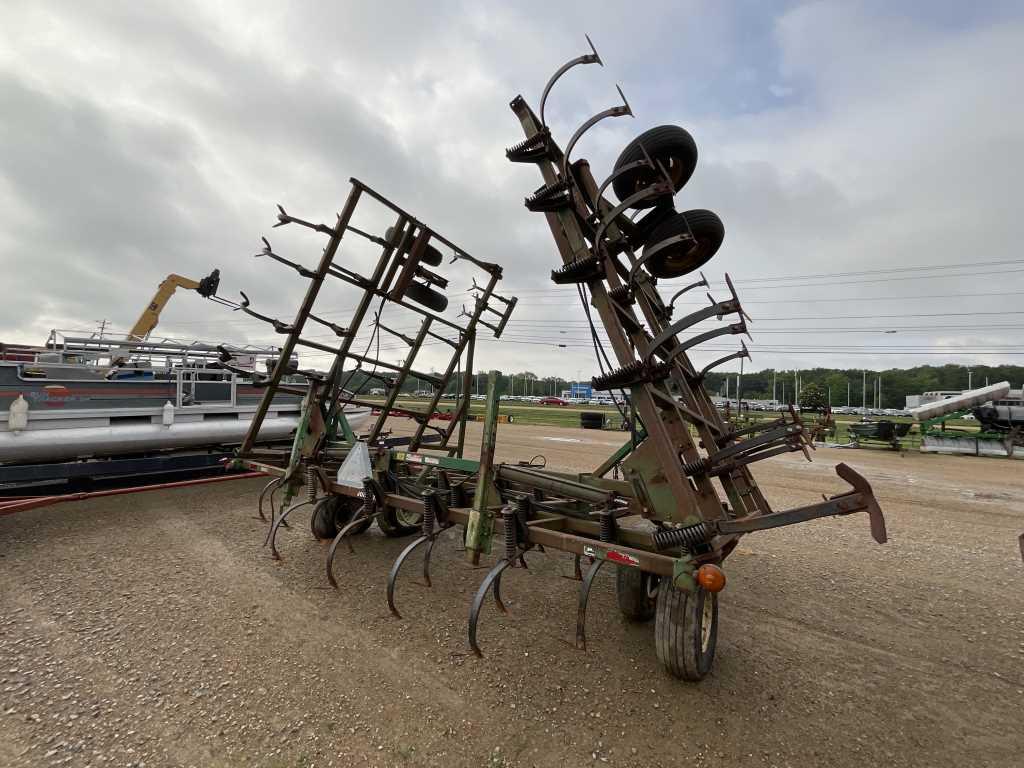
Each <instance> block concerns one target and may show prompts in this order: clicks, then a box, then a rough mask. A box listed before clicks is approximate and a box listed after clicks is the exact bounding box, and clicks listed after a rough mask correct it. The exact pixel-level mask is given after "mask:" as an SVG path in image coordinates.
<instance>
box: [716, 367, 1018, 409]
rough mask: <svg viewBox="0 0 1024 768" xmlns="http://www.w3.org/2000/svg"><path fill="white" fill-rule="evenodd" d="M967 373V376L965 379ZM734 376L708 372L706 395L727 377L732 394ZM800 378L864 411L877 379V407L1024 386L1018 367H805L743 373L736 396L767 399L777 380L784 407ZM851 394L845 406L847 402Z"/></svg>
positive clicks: (837, 402) (721, 385)
mask: <svg viewBox="0 0 1024 768" xmlns="http://www.w3.org/2000/svg"><path fill="white" fill-rule="evenodd" d="M968 372H970V375H968ZM865 373H866V379H867V382H866V383H867V386H866V390H867V392H866V395H867V397H866V402H865V399H864V397H863V396H864V394H865V392H864V390H865V386H864V384H865ZM737 375H738V374H736V373H728V374H726V373H719V372H712V373H709V374H708V376H707V379H706V380H705V385H706V386H707V388H708V391H710V392H712V393H713V394H724V392H725V379H726V377H729V396H730V397H735V396H736V377H737ZM798 378H799V382H800V387H801V390H802V389H803V388H805V387H807V386H808V385H810V384H815V385H817V386H819V387H821V389H822V391H823V392H825V393H826V398H828V396H829V393H830V392H831V404H832V405H833V406H840V405H850V406H853V407H860V406H863V405H866V406H867V407H868V408H871V407H874V405H875V396H874V392H875V386H876V380H877V379H879V378H880V379H881V389H882V400H881V403H880V404H879V405H878V407H879V408H903V407H904V405H905V404H906V396H907V395H919V394H921V393H923V392H933V391H936V390H962V389H967V388H968V381H970V387H972V388H974V389H977V388H978V387H983V386H985V382H986V381H987V382H988V383H990V384H995V383H996V382H998V381H1009V382H1010V386H1012V387H1013V388H1014V389H1019V388H1020V387H1021V386H1022V385H1024V366H1020V365H992V366H989V365H973V366H970V367H967V366H963V365H919V366H916V367H914V368H888V369H886V370H883V371H866V372H865V371H864V369H857V368H849V369H845V368H809V369H801V370H799V371H797V370H792V369H790V370H776V369H773V368H768V369H766V370H763V371H756V372H754V373H746V372H744V374H743V379H742V381H741V382H740V396H741V397H742V398H744V399H746V398H750V399H752V400H770V399H771V398H772V381H773V379H774V381H775V399H777V400H779V401H780V402H784V403H796V398H795V394H796V393H795V391H794V390H795V383H796V381H797V379H798ZM847 394H849V402H848V401H847Z"/></svg>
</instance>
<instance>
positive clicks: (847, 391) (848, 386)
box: [846, 379, 850, 408]
mask: <svg viewBox="0 0 1024 768" xmlns="http://www.w3.org/2000/svg"><path fill="white" fill-rule="evenodd" d="M846 407H847V408H849V407H850V380H849V379H847V380H846Z"/></svg>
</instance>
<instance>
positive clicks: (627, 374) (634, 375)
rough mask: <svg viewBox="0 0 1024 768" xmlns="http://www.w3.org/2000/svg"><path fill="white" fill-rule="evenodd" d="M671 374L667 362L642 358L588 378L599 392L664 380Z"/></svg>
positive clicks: (670, 367)
mask: <svg viewBox="0 0 1024 768" xmlns="http://www.w3.org/2000/svg"><path fill="white" fill-rule="evenodd" d="M671 374H672V366H671V365H670V364H669V363H657V362H649V361H644V360H634V361H633V362H632V363H627V364H626V365H624V366H622V367H621V368H617V369H615V370H614V371H608V373H605V374H604V375H602V376H595V377H594V378H592V379H591V380H590V384H591V386H592V387H593V388H594V389H596V390H597V391H599V392H603V391H606V390H609V389H625V388H627V387H632V386H635V385H637V384H645V383H647V382H658V381H664V380H665V379H667V378H668V377H669V376H670V375H671Z"/></svg>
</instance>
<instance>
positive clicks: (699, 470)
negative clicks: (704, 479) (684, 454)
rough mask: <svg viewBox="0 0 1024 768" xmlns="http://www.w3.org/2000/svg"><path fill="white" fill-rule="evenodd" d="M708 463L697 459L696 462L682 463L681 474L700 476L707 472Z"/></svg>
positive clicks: (705, 460)
mask: <svg viewBox="0 0 1024 768" xmlns="http://www.w3.org/2000/svg"><path fill="white" fill-rule="evenodd" d="M709 466H710V462H709V461H708V460H707V459H706V458H704V459H697V460H696V461H684V462H683V474H684V475H687V476H689V475H702V474H704V473H705V472H707V470H708V467H709Z"/></svg>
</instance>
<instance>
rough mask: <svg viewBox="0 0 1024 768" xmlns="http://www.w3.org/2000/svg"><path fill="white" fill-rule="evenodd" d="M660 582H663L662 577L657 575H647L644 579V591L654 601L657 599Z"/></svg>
mask: <svg viewBox="0 0 1024 768" xmlns="http://www.w3.org/2000/svg"><path fill="white" fill-rule="evenodd" d="M645 575H646V574H645ZM659 584H661V579H659V578H658V577H657V576H647V578H645V579H644V592H645V593H646V594H647V599H648V600H652V601H653V600H655V599H657V597H658V585H659Z"/></svg>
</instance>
